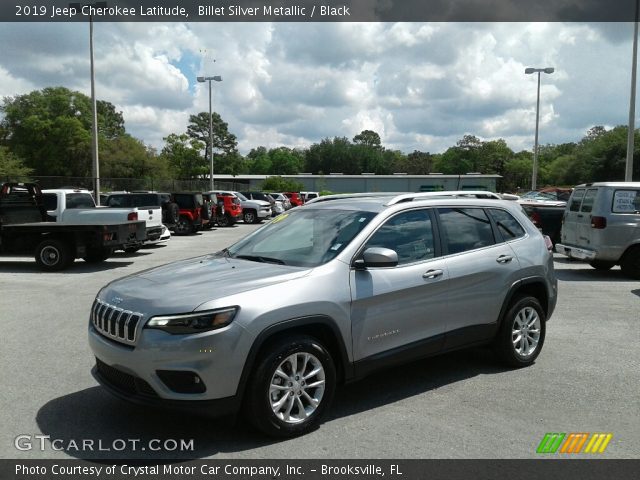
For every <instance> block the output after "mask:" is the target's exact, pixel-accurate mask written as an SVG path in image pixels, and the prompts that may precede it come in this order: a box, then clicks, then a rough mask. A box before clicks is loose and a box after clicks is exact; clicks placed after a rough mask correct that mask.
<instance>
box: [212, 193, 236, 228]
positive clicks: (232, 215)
mask: <svg viewBox="0 0 640 480" xmlns="http://www.w3.org/2000/svg"><path fill="white" fill-rule="evenodd" d="M205 195H211V196H215V197H216V198H218V201H220V200H221V201H222V203H223V208H222V209H221V212H220V213H221V214H220V215H218V216H217V217H216V219H215V221H216V223H217V224H218V225H219V226H221V227H231V226H233V225H235V224H236V222H237V221H238V220H240V219H242V205H241V203H240V199H239V198H238V196H237V195H236V194H234V193H233V192H207V193H206V194H205Z"/></svg>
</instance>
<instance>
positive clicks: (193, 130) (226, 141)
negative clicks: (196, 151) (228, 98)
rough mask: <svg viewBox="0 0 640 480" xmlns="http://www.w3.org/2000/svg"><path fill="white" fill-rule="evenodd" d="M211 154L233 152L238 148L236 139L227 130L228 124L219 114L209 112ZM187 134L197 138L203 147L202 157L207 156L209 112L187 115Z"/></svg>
mask: <svg viewBox="0 0 640 480" xmlns="http://www.w3.org/2000/svg"><path fill="white" fill-rule="evenodd" d="M211 121H212V137H213V154H214V155H215V154H216V153H217V152H221V153H222V154H224V155H228V154H230V153H233V152H235V151H236V150H237V148H238V140H237V138H236V136H235V135H234V134H233V133H230V132H229V125H228V124H227V122H224V121H223V120H222V117H221V116H220V114H218V113H216V112H213V113H212V114H211ZM187 135H189V137H191V138H193V139H194V140H198V141H199V142H200V145H203V148H204V154H203V157H204V158H207V159H208V158H209V113H208V112H200V113H199V114H197V115H190V116H189V125H188V126H187Z"/></svg>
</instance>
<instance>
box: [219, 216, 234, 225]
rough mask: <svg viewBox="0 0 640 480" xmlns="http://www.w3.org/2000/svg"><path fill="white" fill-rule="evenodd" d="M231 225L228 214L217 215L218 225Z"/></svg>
mask: <svg viewBox="0 0 640 480" xmlns="http://www.w3.org/2000/svg"><path fill="white" fill-rule="evenodd" d="M231 225H233V223H231V219H230V218H229V215H226V214H225V215H220V216H219V217H218V226H220V227H230V226H231Z"/></svg>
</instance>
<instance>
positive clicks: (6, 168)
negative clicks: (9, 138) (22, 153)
mask: <svg viewBox="0 0 640 480" xmlns="http://www.w3.org/2000/svg"><path fill="white" fill-rule="evenodd" d="M32 172H33V170H32V169H30V168H29V167H26V166H25V165H24V162H23V161H22V159H20V158H18V157H17V156H15V155H14V154H13V153H11V152H10V151H9V149H8V148H7V147H0V179H3V180H9V179H19V178H20V177H26V176H28V175H30V174H31V173H32Z"/></svg>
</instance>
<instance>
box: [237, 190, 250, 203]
mask: <svg viewBox="0 0 640 480" xmlns="http://www.w3.org/2000/svg"><path fill="white" fill-rule="evenodd" d="M234 194H235V196H236V197H238V198H239V199H240V200H242V201H243V202H246V201H247V200H248V198H247V197H245V196H244V195H243V194H241V193H240V192H234Z"/></svg>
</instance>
